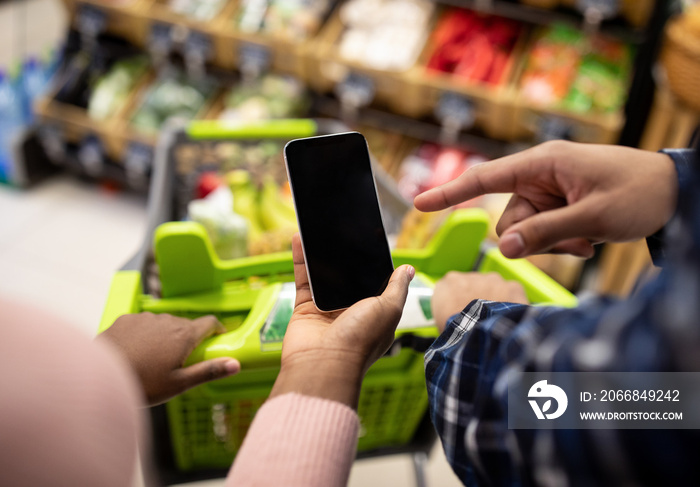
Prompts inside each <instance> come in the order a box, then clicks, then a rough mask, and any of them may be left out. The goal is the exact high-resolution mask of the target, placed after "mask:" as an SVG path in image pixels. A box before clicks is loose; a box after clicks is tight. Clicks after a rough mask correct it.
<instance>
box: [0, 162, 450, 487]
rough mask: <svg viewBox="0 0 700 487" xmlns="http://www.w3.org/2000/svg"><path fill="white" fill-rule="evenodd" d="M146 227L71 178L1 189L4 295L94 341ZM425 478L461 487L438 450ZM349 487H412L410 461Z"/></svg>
mask: <svg viewBox="0 0 700 487" xmlns="http://www.w3.org/2000/svg"><path fill="white" fill-rule="evenodd" d="M145 226H146V202H145V199H144V198H143V197H138V196H135V195H131V194H125V193H115V192H112V191H107V190H105V189H101V188H100V187H98V186H96V185H94V184H89V183H83V182H79V181H77V180H76V179H74V178H72V177H69V176H59V177H56V178H53V179H51V180H49V181H47V182H45V183H43V184H41V185H39V186H38V187H36V188H33V189H31V190H28V191H21V190H17V189H13V188H9V187H7V186H1V185H0V276H2V277H1V278H0V295H2V296H4V297H6V298H8V297H9V298H10V299H16V300H21V301H24V302H27V303H31V304H32V305H33V306H36V307H39V308H43V309H44V310H46V311H49V312H51V313H53V314H54V315H55V316H57V317H58V318H60V319H62V320H64V321H66V322H68V323H70V324H71V325H72V326H75V327H77V328H78V329H80V330H82V331H84V332H85V333H86V334H88V335H94V333H95V331H96V329H97V324H98V322H99V320H100V316H101V314H102V308H103V306H104V303H105V298H106V296H107V293H108V290H109V285H110V279H111V277H112V274H113V273H114V271H115V270H116V269H118V268H119V267H120V266H121V265H122V264H123V263H124V262H126V261H127V260H128V259H129V257H130V256H131V255H132V254H133V253H134V252H135V251H136V250H137V248H138V246H139V243H140V242H141V241H142V239H143V238H144V231H145ZM427 477H428V485H429V486H440V487H450V486H458V485H461V484H460V483H459V481H458V480H457V478H456V477H455V475H454V474H453V473H452V470H451V469H450V467H449V465H448V464H447V462H446V460H445V457H444V455H443V453H442V448H441V447H440V446H439V445H437V444H436V446H435V448H434V449H433V452H432V454H431V457H430V461H429V463H428V466H427ZM222 484H223V482H222V481H210V482H202V483H197V484H189V485H192V486H193V487H194V486H202V487H204V486H208V487H214V486H218V485H222ZM350 485H351V486H355V487H360V486H362V487H372V486H412V485H414V480H413V467H412V463H411V459H410V458H409V457H408V456H407V455H398V456H393V457H385V458H381V459H371V460H362V461H358V462H356V463H355V466H354V467H353V470H352V474H351V476H350Z"/></svg>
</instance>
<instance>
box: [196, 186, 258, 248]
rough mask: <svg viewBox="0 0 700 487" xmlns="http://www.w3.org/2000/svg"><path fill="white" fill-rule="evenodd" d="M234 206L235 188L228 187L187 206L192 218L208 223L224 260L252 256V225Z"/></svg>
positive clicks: (209, 233) (213, 243)
mask: <svg viewBox="0 0 700 487" xmlns="http://www.w3.org/2000/svg"><path fill="white" fill-rule="evenodd" d="M232 206H233V204H232V195H231V191H230V190H229V189H228V188H227V187H225V186H221V187H219V188H218V189H217V190H216V191H214V192H212V193H210V194H208V195H207V197H206V198H203V199H196V200H193V201H190V202H189V204H188V205H187V214H188V216H189V218H190V219H191V220H192V221H195V222H197V223H200V224H201V225H202V226H204V229H205V230H206V231H207V234H208V235H209V238H210V240H211V242H212V246H213V247H214V250H215V251H216V254H217V255H218V256H219V258H221V259H237V258H239V257H245V256H246V255H248V224H247V222H246V221H245V219H244V218H242V217H241V216H240V215H237V214H236V213H234V211H233V208H232Z"/></svg>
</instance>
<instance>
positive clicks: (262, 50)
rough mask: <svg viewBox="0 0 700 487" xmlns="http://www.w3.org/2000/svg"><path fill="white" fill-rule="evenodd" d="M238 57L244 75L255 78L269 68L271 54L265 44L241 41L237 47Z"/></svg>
mask: <svg viewBox="0 0 700 487" xmlns="http://www.w3.org/2000/svg"><path fill="white" fill-rule="evenodd" d="M238 59H239V62H238V65H239V66H240V68H241V71H242V72H243V74H244V76H248V77H252V78H257V77H258V76H260V75H261V74H262V73H264V72H265V71H267V70H268V69H269V68H270V64H271V62H272V55H271V53H270V49H268V48H267V47H266V46H261V45H260V44H251V43H250V42H242V43H241V44H240V46H239V48H238Z"/></svg>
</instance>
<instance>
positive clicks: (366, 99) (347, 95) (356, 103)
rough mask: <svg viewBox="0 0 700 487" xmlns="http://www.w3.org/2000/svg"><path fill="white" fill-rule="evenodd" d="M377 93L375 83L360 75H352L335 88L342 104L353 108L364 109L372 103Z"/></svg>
mask: <svg viewBox="0 0 700 487" xmlns="http://www.w3.org/2000/svg"><path fill="white" fill-rule="evenodd" d="M375 92H376V88H375V86H374V81H373V80H372V79H371V78H370V77H368V76H365V75H362V74H358V73H350V74H349V75H348V76H347V77H346V78H345V79H344V80H343V81H341V82H340V83H338V84H337V85H336V86H335V94H336V95H337V96H338V98H339V99H340V102H341V103H342V104H343V105H350V106H353V107H364V106H367V105H369V104H370V103H372V100H373V99H374V94H375Z"/></svg>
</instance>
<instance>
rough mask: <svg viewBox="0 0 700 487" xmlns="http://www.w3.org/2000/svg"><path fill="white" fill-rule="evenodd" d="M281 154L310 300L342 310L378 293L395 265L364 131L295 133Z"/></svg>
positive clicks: (325, 306)
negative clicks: (308, 135) (302, 136)
mask: <svg viewBox="0 0 700 487" xmlns="http://www.w3.org/2000/svg"><path fill="white" fill-rule="evenodd" d="M285 158H286V162H287V169H288V173H289V179H290V185H291V188H292V194H293V195H294V202H295V205H296V210H297V220H298V222H299V232H300V234H301V239H302V243H303V246H304V255H305V257H306V266H307V271H308V274H309V281H310V284H311V290H312V293H313V297H314V302H315V304H316V307H318V308H319V309H320V310H323V311H330V310H335V309H342V308H347V307H348V306H351V305H352V304H354V303H356V302H357V301H360V300H361V299H364V298H367V297H370V296H377V295H379V294H381V293H382V292H383V291H384V289H385V288H386V285H387V283H388V282H389V278H390V277H391V273H392V272H393V269H394V266H393V263H392V260H391V253H390V252H389V245H388V243H387V239H386V233H385V231H384V225H383V224H382V217H381V213H380V209H379V202H378V200H377V192H376V189H375V185H374V179H373V177H372V169H371V166H370V159H369V152H368V150H367V142H366V141H365V138H364V137H363V136H362V135H361V134H359V133H357V132H352V133H346V134H338V135H330V136H324V137H312V138H308V139H298V140H293V141H291V142H289V144H287V146H286V147H285Z"/></svg>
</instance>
